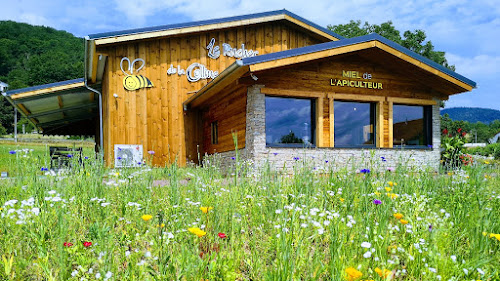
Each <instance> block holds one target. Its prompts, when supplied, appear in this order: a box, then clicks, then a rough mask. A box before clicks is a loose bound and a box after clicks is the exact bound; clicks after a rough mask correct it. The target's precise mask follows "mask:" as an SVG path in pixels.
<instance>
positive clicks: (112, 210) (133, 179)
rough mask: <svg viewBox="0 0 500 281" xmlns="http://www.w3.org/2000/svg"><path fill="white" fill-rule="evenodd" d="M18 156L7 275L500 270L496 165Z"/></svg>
mask: <svg viewBox="0 0 500 281" xmlns="http://www.w3.org/2000/svg"><path fill="white" fill-rule="evenodd" d="M19 153H20V152H19ZM20 155H21V154H12V155H11V154H8V152H4V154H3V155H2V158H3V159H4V160H2V161H7V162H8V163H9V167H10V168H12V169H15V171H16V173H15V175H16V176H15V177H13V178H10V179H4V180H1V181H0V185H1V188H0V194H1V196H0V206H2V210H1V211H0V214H1V215H0V255H1V256H2V259H1V264H0V279H2V280H95V279H99V280H101V279H102V280H201V279H203V280H206V279H208V280H349V276H348V275H347V273H346V269H347V268H349V267H353V268H354V269H356V270H358V271H359V272H361V273H362V277H360V278H357V279H354V278H352V279H351V280H471V279H481V280H499V279H500V274H499V272H498V268H500V235H499V236H498V237H496V236H495V234H499V233H500V221H499V220H498V214H499V213H500V188H499V187H500V180H499V178H498V173H499V168H498V166H491V165H476V166H473V167H466V168H464V169H463V170H457V171H454V172H453V173H449V174H448V173H441V174H437V173H434V172H432V171H422V170H411V169H409V168H407V167H398V168H397V169H396V172H385V173H373V172H368V173H359V171H355V170H348V169H346V170H344V171H342V172H334V171H333V169H331V168H332V166H331V165H334V164H332V163H334V159H332V161H329V163H328V164H326V166H325V170H324V171H322V172H321V173H320V172H317V171H316V170H314V168H313V167H311V166H310V165H309V163H308V162H307V161H302V160H300V161H297V162H296V165H295V167H293V173H285V172H283V171H281V172H279V171H274V170H272V169H270V168H269V166H267V167H266V166H264V167H262V168H261V169H260V170H256V169H253V168H252V165H251V164H249V163H247V162H242V161H240V160H239V159H238V158H236V159H235V160H233V161H234V165H233V166H234V167H235V168H234V170H231V171H229V172H228V173H223V172H222V171H221V169H220V167H218V165H217V164H216V163H217V161H211V162H206V163H205V165H204V167H189V168H179V167H177V166H176V165H171V166H167V167H165V168H150V167H148V166H147V165H145V166H144V167H142V168H138V169H120V170H110V169H107V168H105V167H103V166H102V163H100V162H98V161H93V160H90V159H92V157H90V159H88V160H85V161H84V165H83V166H79V165H77V163H74V165H73V169H72V170H68V171H66V172H62V173H59V174H55V173H52V172H50V171H41V168H43V167H46V166H47V159H46V157H42V156H40V157H39V156H38V155H31V154H30V153H29V152H28V153H27V155H28V156H27V157H22V156H20ZM4 157H5V158H4ZM374 161H377V160H375V159H374ZM329 165H330V166H329ZM374 200H380V202H381V204H378V201H374ZM375 202H377V204H375ZM200 207H213V209H210V210H208V211H207V213H204V212H203V211H202V210H201V209H200ZM396 213H400V214H401V215H403V218H402V220H400V219H397V218H396V217H395V216H394V214H396ZM144 215H151V216H152V219H150V220H145V219H147V218H148V217H146V216H144ZM143 216H144V217H143ZM144 218H145V219H144ZM406 221H407V224H404V223H405V222H406ZM196 227H197V228H199V230H200V232H196V233H198V234H199V235H196V233H191V232H190V231H188V228H196ZM203 233H205V234H203ZM198 236H200V237H198ZM84 242H91V245H89V243H85V245H84ZM65 243H66V244H65ZM68 243H71V244H72V245H71V244H68ZM70 245H71V246H70ZM86 246H87V247H86ZM376 268H379V269H380V270H382V272H383V270H388V271H386V274H382V275H384V276H383V277H381V276H380V275H379V274H378V273H377V272H376V271H375V269H376ZM379 272H380V271H379ZM82 278H83V279H82Z"/></svg>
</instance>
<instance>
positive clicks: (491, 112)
mask: <svg viewBox="0 0 500 281" xmlns="http://www.w3.org/2000/svg"><path fill="white" fill-rule="evenodd" d="M444 114H448V115H449V116H450V118H451V119H452V120H463V121H467V122H469V123H476V122H482V123H485V124H490V123H491V122H493V121H494V120H500V110H496V109H489V108H477V107H452V108H446V109H443V110H441V115H444Z"/></svg>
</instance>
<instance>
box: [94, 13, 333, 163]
mask: <svg viewBox="0 0 500 281" xmlns="http://www.w3.org/2000/svg"><path fill="white" fill-rule="evenodd" d="M212 38H215V40H216V45H218V46H221V49H222V43H228V44H230V45H231V46H232V47H233V48H241V44H245V49H253V50H256V51H258V52H259V54H267V53H271V52H277V51H282V50H288V49H291V48H298V47H304V46H308V45H312V44H318V43H322V42H324V41H320V40H319V39H317V38H316V37H312V36H311V35H310V34H309V33H305V32H304V31H300V30H298V29H296V28H294V27H292V26H290V25H288V24H285V23H284V22H274V23H268V24H260V25H252V26H246V27H239V28H233V29H227V30H215V31H212V32H208V33H201V34H192V35H189V36H182V37H168V38H160V39H151V40H143V41H132V42H128V43H122V44H116V45H107V46H102V47H99V48H98V49H97V52H98V53H102V54H105V55H107V56H108V63H107V67H106V71H105V77H104V82H103V90H102V92H103V98H104V102H103V105H104V109H103V110H104V120H103V121H104V138H105V143H104V150H105V152H106V154H105V161H106V162H107V163H108V164H111V163H112V161H113V147H114V144H142V145H143V147H144V150H145V151H149V150H153V151H155V155H154V158H153V164H154V165H164V164H165V163H172V162H173V161H174V160H175V159H177V161H178V163H179V164H180V165H184V164H185V163H186V157H187V156H189V155H188V154H190V153H192V150H193V147H194V146H193V145H194V144H192V143H191V144H189V146H190V147H191V148H189V150H190V153H187V150H188V149H187V145H186V139H187V138H186V133H185V126H186V124H193V123H192V122H191V121H189V122H185V120H184V118H185V113H184V111H183V108H182V103H183V102H184V101H185V100H186V99H187V98H188V97H190V96H191V95H192V94H194V93H195V92H196V91H197V90H199V89H201V88H202V87H203V86H204V85H206V84H207V83H208V82H209V80H206V79H201V80H200V81H198V82H189V81H188V80H187V77H186V75H178V74H172V75H168V74H167V70H168V69H169V67H170V66H171V65H172V66H173V67H174V68H176V67H177V66H179V67H180V68H181V69H184V70H185V69H186V68H187V67H188V66H189V65H191V64H193V63H195V62H197V63H201V64H203V65H205V66H206V67H207V69H209V70H214V71H218V72H219V73H220V72H222V71H223V70H224V69H225V68H227V67H228V66H229V65H231V64H232V63H234V62H235V60H236V59H235V58H233V57H226V56H223V55H222V54H221V56H220V57H219V58H218V59H212V58H209V57H208V56H207V54H208V52H207V48H206V47H207V45H208V44H209V42H210V40H211V39H212ZM325 41H326V39H325ZM123 57H127V58H129V59H130V60H131V61H133V60H134V59H137V58H142V59H144V61H145V66H144V68H143V69H142V70H140V72H139V73H137V74H140V75H143V76H144V77H147V78H148V79H149V80H150V81H151V82H152V83H153V84H154V86H153V87H152V88H142V89H138V90H135V91H127V90H125V89H124V87H123V79H124V77H125V76H126V75H125V74H124V73H123V72H122V70H121V68H120V61H121V59H122V58H123ZM138 67H139V63H137V64H136V65H135V68H136V69H137V68H138ZM134 74H136V73H134ZM115 96H116V97H115ZM240 103H241V102H240ZM194 115H195V114H191V116H194ZM221 136H222V134H221ZM242 139H243V138H242ZM198 140H199V138H198ZM207 151H208V150H207Z"/></svg>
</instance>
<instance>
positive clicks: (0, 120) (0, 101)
mask: <svg viewBox="0 0 500 281" xmlns="http://www.w3.org/2000/svg"><path fill="white" fill-rule="evenodd" d="M13 124H14V108H13V107H12V106H11V105H10V103H9V102H8V101H7V99H6V98H5V97H4V96H2V95H0V125H1V126H2V127H4V128H5V129H6V130H7V133H12V131H13V130H14V129H13V126H12V125H13Z"/></svg>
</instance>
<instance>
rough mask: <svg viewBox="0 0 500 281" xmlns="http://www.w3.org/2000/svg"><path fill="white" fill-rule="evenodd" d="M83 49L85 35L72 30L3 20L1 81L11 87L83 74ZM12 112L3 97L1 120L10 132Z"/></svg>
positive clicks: (0, 45) (0, 60)
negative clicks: (75, 34) (76, 34)
mask: <svg viewBox="0 0 500 281" xmlns="http://www.w3.org/2000/svg"><path fill="white" fill-rule="evenodd" d="M83 53H84V44H83V38H78V37H75V36H73V35H72V34H70V33H68V32H65V31H59V30H55V29H53V28H50V27H45V26H32V25H29V24H25V23H17V22H13V21H0V81H2V82H5V83H7V84H9V90H14V89H19V88H24V87H30V86H36V85H42V84H47V83H53V82H58V81H64V80H70V79H75V78H80V77H83V69H84V67H83ZM12 113H13V109H12V106H11V105H10V104H8V102H7V101H4V99H3V98H2V99H1V100H0V124H1V125H3V126H4V127H5V128H7V130H8V132H11V131H12V123H13V117H12ZM4 115H5V116H6V117H3V116H4Z"/></svg>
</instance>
